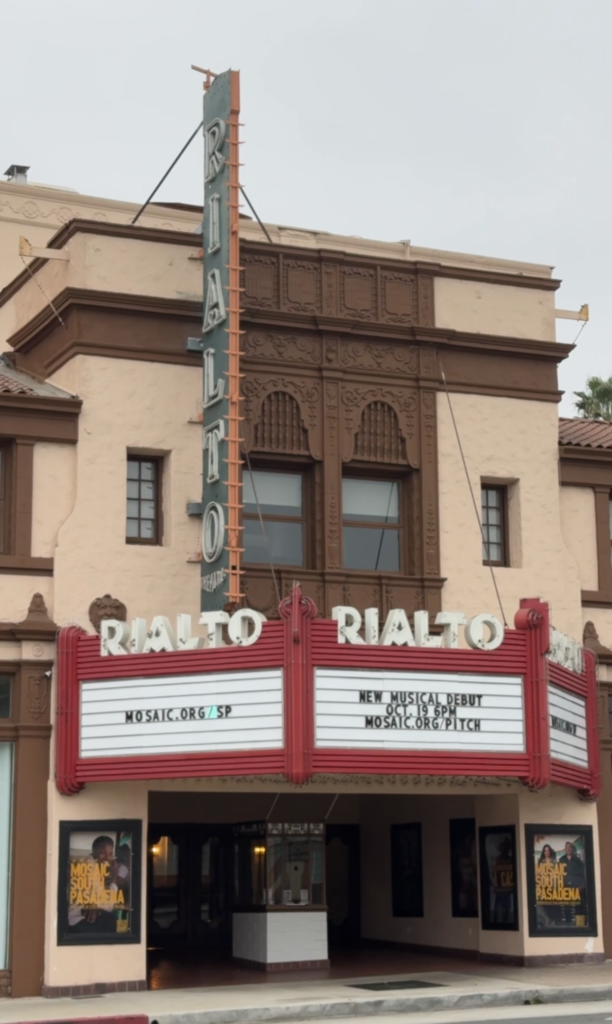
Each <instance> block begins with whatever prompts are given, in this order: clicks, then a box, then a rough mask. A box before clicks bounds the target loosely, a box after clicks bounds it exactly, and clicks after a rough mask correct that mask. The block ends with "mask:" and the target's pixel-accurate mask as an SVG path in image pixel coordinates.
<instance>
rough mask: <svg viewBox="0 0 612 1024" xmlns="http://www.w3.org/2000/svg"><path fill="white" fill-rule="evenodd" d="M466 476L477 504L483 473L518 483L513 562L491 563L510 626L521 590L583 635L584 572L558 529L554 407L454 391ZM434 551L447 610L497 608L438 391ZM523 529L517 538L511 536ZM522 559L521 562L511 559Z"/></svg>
mask: <svg viewBox="0 0 612 1024" xmlns="http://www.w3.org/2000/svg"><path fill="white" fill-rule="evenodd" d="M451 401H452V405H453V410H454V414H455V419H456V422H457V427H458V430H459V436H460V438H461V443H462V446H463V450H464V453H465V458H466V462H467V467H468V472H469V477H470V481H471V485H472V488H473V491H474V495H475V498H476V502H477V505H478V507H479V508H480V486H481V479H482V478H483V477H484V478H487V479H489V480H491V479H493V480H494V479H499V481H500V482H501V483H505V482H507V481H515V483H513V484H512V485H511V487H512V488H517V489H518V490H516V491H515V493H514V498H515V500H514V501H513V504H512V507H511V509H510V512H511V524H510V533H511V537H510V541H511V565H510V566H509V567H504V568H496V569H495V577H496V580H497V585H498V587H499V591H500V595H501V599H502V604H503V607H504V612H505V616H506V619H507V622H508V625H510V626H511V625H512V622H513V617H514V613H515V611H516V609H517V608H518V604H519V601H520V599H521V598H522V597H541V598H542V599H543V600H546V601H548V602H549V604H550V606H551V611H552V619H553V622H554V625H555V626H556V628H557V629H560V630H561V631H562V632H564V633H568V634H569V635H571V636H575V637H578V638H580V637H581V636H582V608H581V602H580V579H579V576H578V569H577V566H576V561H575V558H574V556H573V553H572V552H570V551H569V550H568V548H567V547H566V544H565V539H564V536H563V533H562V529H561V514H560V505H559V484H558V468H557V467H558V462H557V460H558V418H557V408H556V406H555V405H552V404H549V403H546V402H528V401H524V400H521V399H512V398H492V397H489V396H482V395H463V394H453V395H452V396H451ZM438 423H439V439H438V447H439V451H440V453H441V457H440V462H439V484H440V548H441V569H442V576H444V577H446V583H445V584H444V589H443V590H442V604H443V607H444V608H446V609H449V610H461V611H463V612H465V613H466V614H468V615H473V614H476V613H478V612H481V611H489V612H492V613H493V614H495V615H498V616H499V615H500V610H499V604H498V601H497V597H496V594H495V589H494V586H493V581H492V578H491V571H490V569H489V567H488V566H485V565H483V564H482V538H481V533H480V527H479V524H478V522H477V520H476V516H475V513H474V507H473V504H472V498H471V496H470V491H469V488H468V483H467V480H466V476H465V472H464V469H463V465H462V462H461V458H460V454H459V449H458V445H457V439H456V436H455V431H454V429H453V425H452V422H451V418H450V413H449V409H448V403H447V399H446V396H445V395H442V394H440V395H438ZM517 532H518V533H520V543H518V542H517V541H516V539H514V540H513V537H514V538H516V534H517ZM517 563H518V564H517Z"/></svg>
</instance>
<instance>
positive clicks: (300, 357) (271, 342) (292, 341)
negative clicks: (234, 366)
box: [242, 331, 321, 366]
mask: <svg viewBox="0 0 612 1024" xmlns="http://www.w3.org/2000/svg"><path fill="white" fill-rule="evenodd" d="M242 356H243V357H244V358H245V359H269V360H270V361H272V362H278V360H279V359H282V360H283V362H287V363H310V364H313V365H316V366H318V365H319V363H320V362H321V341H320V339H319V338H316V337H303V336H301V335H295V334H268V333H265V332H263V331H247V332H246V334H245V335H244V336H243V338H242Z"/></svg>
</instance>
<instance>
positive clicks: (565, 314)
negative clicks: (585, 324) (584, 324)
mask: <svg viewBox="0 0 612 1024" xmlns="http://www.w3.org/2000/svg"><path fill="white" fill-rule="evenodd" d="M555 317H556V318H557V320H588V319H589V306H588V303H587V302H585V303H584V304H583V305H582V306H581V307H580V309H579V310H578V312H577V313H575V312H574V310H573V309H556V310H555Z"/></svg>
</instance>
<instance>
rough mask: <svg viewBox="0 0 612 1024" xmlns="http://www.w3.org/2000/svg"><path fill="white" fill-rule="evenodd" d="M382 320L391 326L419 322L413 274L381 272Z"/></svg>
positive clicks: (390, 271)
mask: <svg viewBox="0 0 612 1024" xmlns="http://www.w3.org/2000/svg"><path fill="white" fill-rule="evenodd" d="M380 288H381V298H382V303H381V305H382V319H383V320H384V321H385V322H386V323H391V324H415V323H417V322H418V319H419V318H418V308H417V285H416V277H415V276H414V275H413V274H403V273H401V272H399V271H396V272H394V271H392V270H381V274H380Z"/></svg>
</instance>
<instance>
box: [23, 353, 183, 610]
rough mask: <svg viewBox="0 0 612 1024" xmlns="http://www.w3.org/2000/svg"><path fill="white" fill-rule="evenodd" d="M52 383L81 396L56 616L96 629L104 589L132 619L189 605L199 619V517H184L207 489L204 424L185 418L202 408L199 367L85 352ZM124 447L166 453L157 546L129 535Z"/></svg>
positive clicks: (60, 538) (60, 544)
mask: <svg viewBox="0 0 612 1024" xmlns="http://www.w3.org/2000/svg"><path fill="white" fill-rule="evenodd" d="M53 382H54V383H56V384H58V385H59V386H60V387H64V386H65V387H68V386H70V387H73V388H74V389H75V390H76V391H77V392H78V394H79V396H80V397H81V398H82V399H83V411H82V414H81V420H80V428H79V438H80V439H79V444H78V449H77V453H76V457H77V460H78V464H77V473H78V485H77V493H76V499H75V500H74V502H73V507H72V510H71V511H70V513H69V514H68V516H67V518H65V520H64V521H63V523H62V525H61V527H60V528H59V530H58V531H57V547H56V549H55V560H56V561H55V574H56V575H55V601H54V612H55V617H56V621H57V622H58V623H59V624H65V623H68V622H74V623H78V624H80V625H81V626H83V627H84V628H85V629H88V630H91V625H90V624H89V621H88V617H87V609H88V607H89V604H90V603H91V601H92V600H93V599H94V598H96V597H100V596H101V595H103V594H106V593H111V594H112V595H113V596H114V597H118V598H119V599H120V600H122V601H123V602H124V604H126V605H127V608H128V614H129V616H130V617H132V616H139V617H144V618H147V619H149V620H150V618H151V617H152V616H153V615H156V614H157V615H159V614H163V615H169V616H170V617H171V618H172V617H173V616H175V615H176V614H178V613H179V612H188V613H191V614H192V615H193V616H194V620H195V617H196V616H197V615H198V614H199V605H198V594H199V585H198V584H199V572H200V567H199V563H198V562H194V561H191V562H190V561H188V559H189V558H194V557H195V556H196V555H197V553H198V551H199V548H200V538H199V530H200V520H199V519H197V518H189V517H188V516H187V513H186V505H187V502H188V501H189V500H191V501H198V500H199V499H200V495H201V489H202V477H201V465H202V431H201V426H199V425H198V424H197V423H195V424H194V423H189V419H190V417H197V415H198V411H199V408H201V388H202V376H201V372H200V371H199V370H198V369H196V368H191V367H186V366H172V365H166V364H158V363H151V364H148V363H144V362H132V361H128V360H113V359H103V358H101V357H84V356H79V357H77V358H76V359H75V360H73V361H72V363H71V364H70V365H69V366H67V367H65V368H63V369H62V370H60V371H58V373H57V374H55V376H54V377H53ZM128 449H130V450H132V451H136V452H142V453H143V454H154V453H157V454H159V455H163V456H164V468H163V511H164V534H163V544H162V545H160V546H150V545H134V544H126V541H125V516H126V458H127V451H128ZM52 476H53V470H52V469H51V468H50V469H49V470H48V474H47V483H46V484H45V485H44V488H43V485H42V484H41V485H40V487H41V489H42V490H43V491H44V492H46V493H47V494H49V495H50V494H51V491H52V488H53V483H52V479H51V482H50V478H52ZM40 500H42V498H41V499H40ZM69 504H70V502H69V500H68V499H64V507H65V508H66V507H68V506H69ZM40 532H41V531H40V530H39V534H40ZM40 542H42V541H40Z"/></svg>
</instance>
